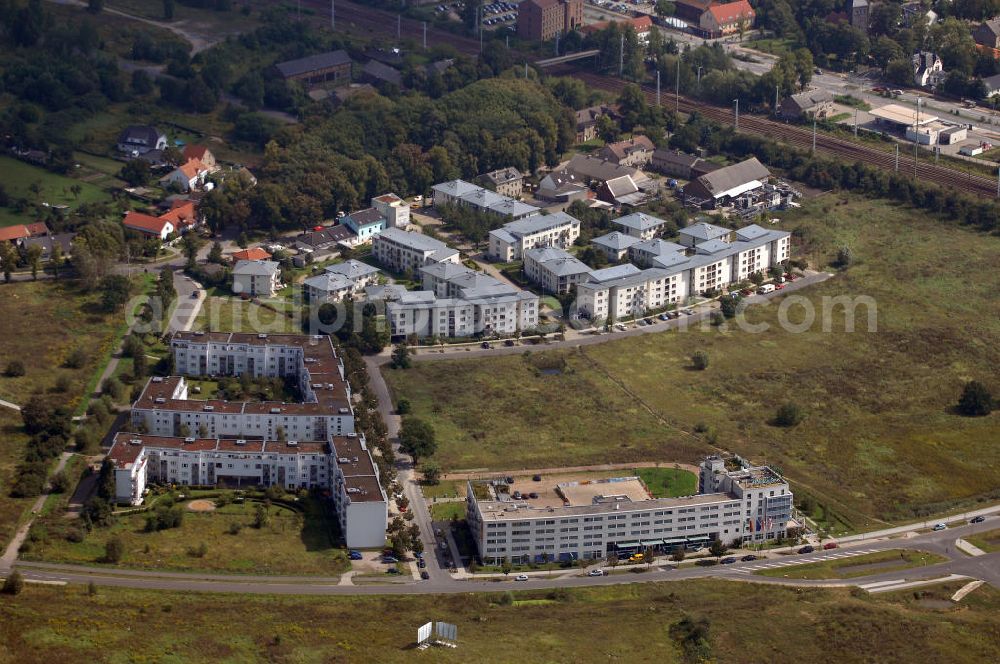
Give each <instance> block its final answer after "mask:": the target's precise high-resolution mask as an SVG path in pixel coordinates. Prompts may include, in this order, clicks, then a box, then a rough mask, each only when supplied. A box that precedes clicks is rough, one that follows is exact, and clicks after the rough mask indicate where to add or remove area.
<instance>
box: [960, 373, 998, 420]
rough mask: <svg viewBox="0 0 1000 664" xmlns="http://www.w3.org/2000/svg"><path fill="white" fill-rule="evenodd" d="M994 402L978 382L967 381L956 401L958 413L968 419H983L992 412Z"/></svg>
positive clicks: (988, 392)
mask: <svg viewBox="0 0 1000 664" xmlns="http://www.w3.org/2000/svg"><path fill="white" fill-rule="evenodd" d="M994 405H995V402H994V401H993V395H992V394H990V391H989V390H988V389H986V386H985V385H983V384H982V383H980V382H978V381H975V380H973V381H969V382H968V383H966V384H965V387H964V388H963V389H962V396H961V397H959V399H958V412H959V413H961V414H962V415H966V416H968V417H983V416H985V415H989V414H990V413H992V412H993V407H994Z"/></svg>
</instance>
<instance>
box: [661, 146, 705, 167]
mask: <svg viewBox="0 0 1000 664" xmlns="http://www.w3.org/2000/svg"><path fill="white" fill-rule="evenodd" d="M699 159H701V157H696V156H695V155H692V154H686V153H684V152H681V151H680V150H667V149H660V150H655V151H654V152H653V162H654V163H656V162H661V163H668V164H678V165H679V166H684V167H686V168H690V167H691V166H694V164H695V162H696V161H698V160H699Z"/></svg>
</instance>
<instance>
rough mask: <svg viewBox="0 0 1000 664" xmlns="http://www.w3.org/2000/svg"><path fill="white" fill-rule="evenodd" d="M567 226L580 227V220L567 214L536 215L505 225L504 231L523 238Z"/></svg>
mask: <svg viewBox="0 0 1000 664" xmlns="http://www.w3.org/2000/svg"><path fill="white" fill-rule="evenodd" d="M566 225H576V226H579V225H580V220H579V219H576V218H574V217H571V216H570V215H568V214H566V213H565V212H554V213H552V214H536V215H532V216H530V217H525V218H524V219H518V220H517V221H512V222H510V223H509V224H504V226H503V230H505V231H507V232H508V233H510V234H511V235H513V236H517V237H522V236H525V235H533V234H535V233H541V232H542V231H547V230H551V229H553V228H559V227H560V226H566Z"/></svg>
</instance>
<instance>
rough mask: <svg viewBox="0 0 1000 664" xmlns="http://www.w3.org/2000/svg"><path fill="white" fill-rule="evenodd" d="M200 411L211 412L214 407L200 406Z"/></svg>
mask: <svg viewBox="0 0 1000 664" xmlns="http://www.w3.org/2000/svg"><path fill="white" fill-rule="evenodd" d="M201 409H202V410H207V411H209V412H211V411H213V410H215V406H202V407H201Z"/></svg>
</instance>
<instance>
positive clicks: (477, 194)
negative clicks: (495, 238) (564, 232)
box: [431, 180, 539, 220]
mask: <svg viewBox="0 0 1000 664" xmlns="http://www.w3.org/2000/svg"><path fill="white" fill-rule="evenodd" d="M431 189H432V190H433V191H434V205H435V206H438V205H445V204H447V205H457V206H460V207H466V208H471V209H473V210H476V211H478V212H483V213H486V214H493V215H497V216H498V217H504V218H506V219H511V220H516V219H523V218H524V217H530V216H532V215H536V214H538V212H539V210H538V208H536V207H535V206H534V205H528V204H527V203H522V202H521V201H519V200H517V199H515V198H511V197H510V196H506V195H504V194H502V193H499V190H498V191H491V190H489V189H485V188H483V187H480V186H478V185H474V184H472V183H470V182H466V181H465V180H450V181H448V182H442V183H440V184H436V185H434V186H433V187H431Z"/></svg>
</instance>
